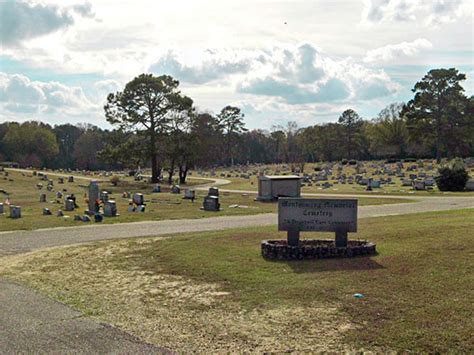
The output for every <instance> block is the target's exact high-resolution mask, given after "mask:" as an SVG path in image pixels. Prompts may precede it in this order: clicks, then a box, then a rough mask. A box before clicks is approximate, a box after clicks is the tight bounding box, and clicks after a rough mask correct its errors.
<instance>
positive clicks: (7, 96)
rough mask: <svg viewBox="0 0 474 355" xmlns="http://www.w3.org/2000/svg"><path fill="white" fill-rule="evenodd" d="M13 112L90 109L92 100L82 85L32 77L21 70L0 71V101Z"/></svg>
mask: <svg viewBox="0 0 474 355" xmlns="http://www.w3.org/2000/svg"><path fill="white" fill-rule="evenodd" d="M2 103H3V108H4V109H5V110H8V111H11V112H40V111H41V112H48V111H54V110H56V109H64V110H65V111H69V110H71V109H72V110H88V109H91V108H92V107H93V104H92V103H91V102H90V101H89V100H88V99H87V98H86V96H85V95H84V92H83V91H82V89H81V88H80V87H70V86H66V85H64V84H61V83H58V82H54V81H50V82H41V81H31V80H30V79H29V78H28V77H26V76H24V75H20V74H14V75H9V74H5V73H0V104H2Z"/></svg>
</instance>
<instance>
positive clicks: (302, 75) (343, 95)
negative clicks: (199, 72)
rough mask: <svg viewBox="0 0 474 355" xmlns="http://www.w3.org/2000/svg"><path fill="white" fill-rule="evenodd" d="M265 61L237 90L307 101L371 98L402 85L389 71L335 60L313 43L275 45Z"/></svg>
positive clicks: (293, 102) (290, 101) (294, 102)
mask: <svg viewBox="0 0 474 355" xmlns="http://www.w3.org/2000/svg"><path fill="white" fill-rule="evenodd" d="M262 63H264V64H263V65H262V66H261V67H260V68H257V67H254V68H253V71H252V72H250V73H247V76H246V77H244V79H243V80H242V81H240V82H239V83H238V84H237V92H239V93H244V94H252V95H260V96H271V97H277V98H279V99H280V100H282V101H283V102H286V103H288V104H290V105H304V104H316V103H324V102H326V103H329V102H340V101H347V100H371V99H375V98H378V97H382V96H387V95H390V94H392V93H395V92H396V91H397V90H398V89H399V87H398V85H397V84H395V83H394V82H392V81H391V79H390V78H389V76H388V75H387V74H386V73H385V72H383V71H380V70H372V69H369V68H366V67H364V66H362V65H360V64H357V63H354V62H353V61H352V59H350V58H347V59H345V60H333V59H332V58H330V57H328V56H326V55H322V54H319V52H318V51H317V50H316V49H315V48H314V47H312V46H311V45H310V44H304V45H302V46H299V47H296V48H293V49H292V48H286V49H282V48H273V49H272V50H271V51H268V52H266V54H265V60H263V61H262Z"/></svg>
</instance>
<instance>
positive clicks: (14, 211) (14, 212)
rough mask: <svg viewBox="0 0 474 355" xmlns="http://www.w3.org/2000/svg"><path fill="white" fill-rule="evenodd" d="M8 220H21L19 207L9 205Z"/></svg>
mask: <svg viewBox="0 0 474 355" xmlns="http://www.w3.org/2000/svg"><path fill="white" fill-rule="evenodd" d="M10 218H15V219H16V218H21V207H20V206H13V205H10Z"/></svg>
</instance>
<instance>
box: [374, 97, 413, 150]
mask: <svg viewBox="0 0 474 355" xmlns="http://www.w3.org/2000/svg"><path fill="white" fill-rule="evenodd" d="M402 109H403V104H400V103H394V104H390V105H388V106H387V107H385V108H384V109H383V110H382V111H380V113H379V114H378V117H377V118H376V119H375V120H374V121H373V124H371V125H368V126H367V129H368V132H367V136H369V140H370V151H371V153H375V154H376V155H378V156H380V155H383V156H393V157H399V158H404V157H405V155H406V152H407V146H408V129H407V126H406V121H405V118H404V117H403V116H401V115H400V112H401V111H402Z"/></svg>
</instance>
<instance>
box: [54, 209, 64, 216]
mask: <svg viewBox="0 0 474 355" xmlns="http://www.w3.org/2000/svg"><path fill="white" fill-rule="evenodd" d="M56 216H57V217H64V213H63V211H61V210H58V212H57V213H56Z"/></svg>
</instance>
